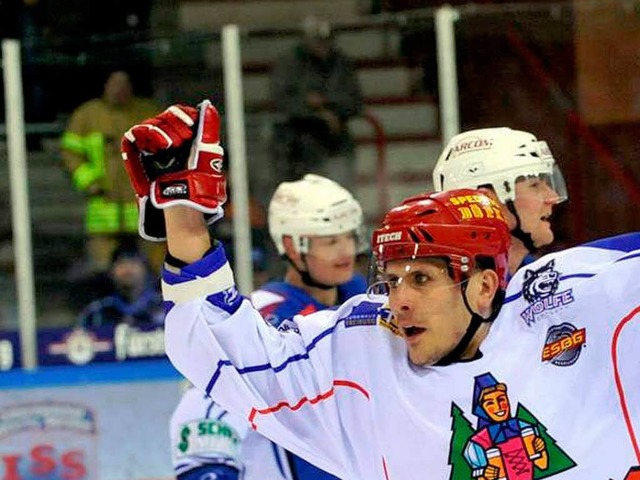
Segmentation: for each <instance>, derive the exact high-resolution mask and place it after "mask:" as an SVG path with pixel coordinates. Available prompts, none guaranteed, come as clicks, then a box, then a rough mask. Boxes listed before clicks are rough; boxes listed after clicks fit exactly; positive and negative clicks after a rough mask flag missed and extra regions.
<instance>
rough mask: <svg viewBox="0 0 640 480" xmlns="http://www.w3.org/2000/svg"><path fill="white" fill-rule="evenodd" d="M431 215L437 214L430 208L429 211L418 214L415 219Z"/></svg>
mask: <svg viewBox="0 0 640 480" xmlns="http://www.w3.org/2000/svg"><path fill="white" fill-rule="evenodd" d="M432 213H437V210H435V209H433V208H430V209H429V210H424V211H423V212H418V213H417V214H416V217H424V216H426V215H431V214H432Z"/></svg>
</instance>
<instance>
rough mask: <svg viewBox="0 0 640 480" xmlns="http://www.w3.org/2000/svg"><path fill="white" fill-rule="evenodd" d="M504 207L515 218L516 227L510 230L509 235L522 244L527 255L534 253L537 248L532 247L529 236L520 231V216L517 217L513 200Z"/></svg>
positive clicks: (531, 240) (531, 239)
mask: <svg viewBox="0 0 640 480" xmlns="http://www.w3.org/2000/svg"><path fill="white" fill-rule="evenodd" d="M506 205H507V208H508V209H509V211H510V212H511V213H512V214H513V216H514V217H516V227H515V228H514V229H513V230H511V235H513V236H514V237H516V238H517V239H518V240H520V241H521V242H522V243H523V244H524V248H526V249H527V250H528V251H529V253H535V252H536V251H537V250H538V247H536V246H535V245H534V243H533V238H532V237H531V234H530V233H528V232H525V231H524V230H522V223H521V222H520V215H518V212H517V211H516V206H515V204H514V203H513V200H509V201H508V202H507V203H506Z"/></svg>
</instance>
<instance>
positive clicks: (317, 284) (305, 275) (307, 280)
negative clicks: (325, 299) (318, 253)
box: [284, 255, 337, 290]
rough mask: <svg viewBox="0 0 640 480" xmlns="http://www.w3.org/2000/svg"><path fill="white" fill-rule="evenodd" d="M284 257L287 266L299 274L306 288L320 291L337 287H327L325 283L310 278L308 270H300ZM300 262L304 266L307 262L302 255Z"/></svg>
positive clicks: (289, 259)
mask: <svg viewBox="0 0 640 480" xmlns="http://www.w3.org/2000/svg"><path fill="white" fill-rule="evenodd" d="M284 257H285V258H286V260H287V262H289V264H290V265H291V266H292V267H293V268H294V269H295V271H296V272H298V273H299V274H300V278H301V279H302V283H304V284H305V285H307V286H308V287H314V288H319V289H320V290H331V289H332V288H336V286H337V285H328V284H326V283H321V282H318V281H317V280H315V279H314V278H313V277H312V276H311V274H310V273H309V270H300V269H299V268H298V266H297V265H296V264H295V263H294V262H293V260H291V258H289V257H288V256H287V255H284ZM302 261H303V262H304V263H305V266H306V263H307V261H306V259H305V256H304V255H302Z"/></svg>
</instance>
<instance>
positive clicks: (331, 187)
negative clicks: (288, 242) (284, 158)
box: [269, 173, 362, 255]
mask: <svg viewBox="0 0 640 480" xmlns="http://www.w3.org/2000/svg"><path fill="white" fill-rule="evenodd" d="M361 226H362V207H361V206H360V203H358V201H357V200H356V199H355V198H353V195H351V193H349V191H348V190H346V189H345V188H343V187H341V186H340V185H339V184H337V183H336V182H334V181H333V180H329V179H328V178H325V177H321V176H320V175H314V174H312V173H309V174H307V175H305V176H304V177H303V178H302V179H301V180H296V181H295V182H282V183H281V184H280V185H278V188H277V189H276V191H275V193H274V194H273V197H272V198H271V203H270V204H269V233H270V234H271V238H272V239H273V243H275V245H276V247H277V248H278V253H279V254H280V255H283V254H284V244H283V241H282V239H283V237H284V236H290V237H291V238H292V240H293V244H294V246H295V248H296V249H297V251H298V252H300V253H303V254H304V253H308V252H309V240H308V238H307V237H309V236H320V235H339V234H342V233H347V232H351V231H355V232H356V233H358V234H359V229H360V227H361Z"/></svg>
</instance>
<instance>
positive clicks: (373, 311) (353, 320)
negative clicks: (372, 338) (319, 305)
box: [344, 302, 380, 328]
mask: <svg viewBox="0 0 640 480" xmlns="http://www.w3.org/2000/svg"><path fill="white" fill-rule="evenodd" d="M379 309H380V304H379V303H373V302H362V303H360V304H358V305H356V306H355V307H354V308H353V310H352V311H351V312H350V313H349V315H347V316H346V317H345V318H344V326H345V327H346V328H350V327H364V326H372V325H376V324H377V323H378V310H379Z"/></svg>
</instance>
